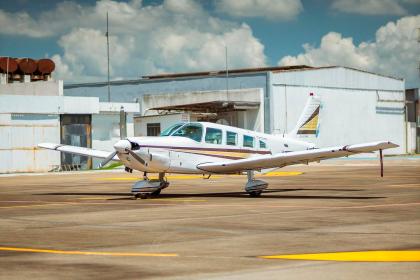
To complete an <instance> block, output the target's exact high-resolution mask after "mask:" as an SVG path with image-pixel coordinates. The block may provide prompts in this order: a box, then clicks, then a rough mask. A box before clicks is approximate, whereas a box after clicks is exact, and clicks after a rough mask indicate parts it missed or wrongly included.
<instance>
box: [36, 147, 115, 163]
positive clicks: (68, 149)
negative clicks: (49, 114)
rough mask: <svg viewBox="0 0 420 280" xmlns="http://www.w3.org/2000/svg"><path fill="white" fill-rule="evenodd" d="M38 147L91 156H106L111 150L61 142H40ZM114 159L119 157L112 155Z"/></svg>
mask: <svg viewBox="0 0 420 280" xmlns="http://www.w3.org/2000/svg"><path fill="white" fill-rule="evenodd" d="M38 147H40V148H44V149H49V150H55V151H60V152H63V153H70V154H75V155H81V156H91V157H96V158H107V157H108V156H109V155H110V153H111V152H107V151H100V150H94V149H89V148H84V147H77V146H69V145H62V144H54V143H41V144H38ZM112 160H114V161H119V160H120V159H119V158H118V156H116V155H115V156H114V157H113V158H112Z"/></svg>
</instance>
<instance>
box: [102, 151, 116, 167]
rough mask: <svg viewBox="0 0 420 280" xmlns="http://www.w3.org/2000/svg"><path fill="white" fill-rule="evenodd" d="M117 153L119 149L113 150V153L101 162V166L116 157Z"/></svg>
mask: <svg viewBox="0 0 420 280" xmlns="http://www.w3.org/2000/svg"><path fill="white" fill-rule="evenodd" d="M116 154H117V151H115V152H112V153H110V154H109V156H107V157H106V158H105V159H104V160H103V161H102V162H101V163H100V164H99V168H102V167H104V166H105V165H106V164H107V163H108V162H110V161H111V160H112V159H113V158H114V157H115V155H116Z"/></svg>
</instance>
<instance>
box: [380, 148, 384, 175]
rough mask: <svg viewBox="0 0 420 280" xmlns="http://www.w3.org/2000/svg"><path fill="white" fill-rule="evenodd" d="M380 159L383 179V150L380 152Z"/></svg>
mask: <svg viewBox="0 0 420 280" xmlns="http://www.w3.org/2000/svg"><path fill="white" fill-rule="evenodd" d="M379 158H380V159H379V160H380V162H381V177H384V161H383V155H382V150H379Z"/></svg>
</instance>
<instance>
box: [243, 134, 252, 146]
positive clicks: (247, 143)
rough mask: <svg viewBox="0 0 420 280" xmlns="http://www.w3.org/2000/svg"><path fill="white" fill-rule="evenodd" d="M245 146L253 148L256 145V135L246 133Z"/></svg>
mask: <svg viewBox="0 0 420 280" xmlns="http://www.w3.org/2000/svg"><path fill="white" fill-rule="evenodd" d="M243 146H244V147H249V148H253V147H254V137H252V136H249V135H244V145H243Z"/></svg>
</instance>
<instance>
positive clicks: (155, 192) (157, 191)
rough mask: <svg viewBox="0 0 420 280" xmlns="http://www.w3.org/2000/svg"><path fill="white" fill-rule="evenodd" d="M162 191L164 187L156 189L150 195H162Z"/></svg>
mask: <svg viewBox="0 0 420 280" xmlns="http://www.w3.org/2000/svg"><path fill="white" fill-rule="evenodd" d="M161 191H162V189H159V190H156V191H154V192H152V193H151V194H150V195H151V196H158V195H160V192H161Z"/></svg>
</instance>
